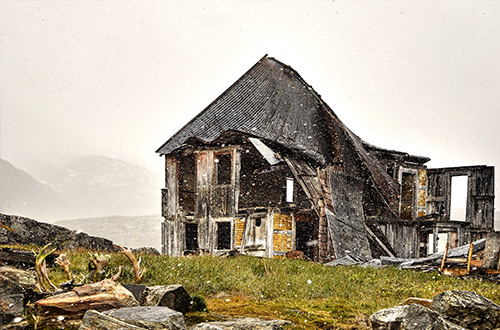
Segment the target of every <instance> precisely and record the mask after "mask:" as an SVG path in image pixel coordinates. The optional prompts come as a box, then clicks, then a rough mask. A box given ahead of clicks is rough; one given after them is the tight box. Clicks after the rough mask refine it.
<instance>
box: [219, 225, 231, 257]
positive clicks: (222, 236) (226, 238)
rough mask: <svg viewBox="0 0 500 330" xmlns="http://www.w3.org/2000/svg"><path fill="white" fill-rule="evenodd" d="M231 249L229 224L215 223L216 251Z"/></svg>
mask: <svg viewBox="0 0 500 330" xmlns="http://www.w3.org/2000/svg"><path fill="white" fill-rule="evenodd" d="M229 249H231V222H229V221H224V222H217V250H229Z"/></svg>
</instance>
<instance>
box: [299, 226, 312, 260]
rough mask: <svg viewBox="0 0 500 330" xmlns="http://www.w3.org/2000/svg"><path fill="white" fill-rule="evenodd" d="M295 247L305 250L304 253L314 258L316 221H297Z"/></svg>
mask: <svg viewBox="0 0 500 330" xmlns="http://www.w3.org/2000/svg"><path fill="white" fill-rule="evenodd" d="M295 237H296V244H295V247H296V248H295V249H296V250H299V251H302V252H304V255H305V256H307V257H308V258H310V259H311V260H312V259H313V258H314V245H315V244H316V241H315V240H314V222H304V221H297V222H296V223H295Z"/></svg>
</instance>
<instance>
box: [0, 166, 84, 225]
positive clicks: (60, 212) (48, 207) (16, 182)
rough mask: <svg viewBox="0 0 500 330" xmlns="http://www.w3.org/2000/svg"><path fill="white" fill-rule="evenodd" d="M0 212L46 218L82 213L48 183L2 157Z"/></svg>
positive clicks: (40, 218)
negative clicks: (38, 179)
mask: <svg viewBox="0 0 500 330" xmlns="http://www.w3.org/2000/svg"><path fill="white" fill-rule="evenodd" d="M0 212H1V213H6V214H15V215H22V216H26V217H29V218H34V219H39V220H44V221H50V220H51V219H60V218H68V217H73V216H77V215H80V216H81V214H79V211H78V210H76V209H75V208H74V207H72V206H71V205H70V203H69V201H68V200H66V199H65V198H63V197H62V196H61V195H59V194H58V193H57V192H56V191H54V190H53V189H51V188H50V187H49V186H48V185H46V184H44V183H42V182H40V181H37V180H36V179H34V178H33V177H32V176H31V175H29V174H28V173H26V172H25V171H23V170H20V169H18V168H16V167H14V166H13V165H12V164H11V163H9V162H8V161H6V160H3V159H0Z"/></svg>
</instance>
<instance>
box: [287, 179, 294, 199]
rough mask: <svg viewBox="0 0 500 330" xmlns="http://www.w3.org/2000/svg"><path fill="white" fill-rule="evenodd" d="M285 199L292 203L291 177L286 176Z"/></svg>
mask: <svg viewBox="0 0 500 330" xmlns="http://www.w3.org/2000/svg"><path fill="white" fill-rule="evenodd" d="M286 201H287V202H288V203H293V178H286Z"/></svg>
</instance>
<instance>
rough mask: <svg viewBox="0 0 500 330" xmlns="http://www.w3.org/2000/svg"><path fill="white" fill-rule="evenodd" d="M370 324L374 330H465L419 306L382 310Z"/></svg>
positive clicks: (373, 316)
mask: <svg viewBox="0 0 500 330" xmlns="http://www.w3.org/2000/svg"><path fill="white" fill-rule="evenodd" d="M370 322H371V324H372V329H374V330H393V329H398V330H421V329H426V330H464V328H462V327H461V326H458V325H456V324H453V323H451V322H448V321H447V320H445V319H443V318H442V317H441V316H440V315H439V314H438V313H437V312H435V311H433V310H431V309H429V308H427V307H424V306H422V305H417V304H411V305H403V306H396V307H392V308H388V309H383V310H380V311H378V312H376V313H375V314H373V315H372V316H370Z"/></svg>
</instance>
